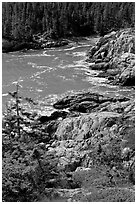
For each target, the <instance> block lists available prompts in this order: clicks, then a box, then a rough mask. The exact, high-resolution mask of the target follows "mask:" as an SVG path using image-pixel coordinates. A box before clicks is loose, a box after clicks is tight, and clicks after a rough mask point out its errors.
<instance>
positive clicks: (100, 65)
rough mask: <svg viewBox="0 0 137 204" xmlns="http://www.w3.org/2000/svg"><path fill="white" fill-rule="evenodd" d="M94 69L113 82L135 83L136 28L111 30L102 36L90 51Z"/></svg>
mask: <svg viewBox="0 0 137 204" xmlns="http://www.w3.org/2000/svg"><path fill="white" fill-rule="evenodd" d="M87 61H88V62H90V63H91V64H90V68H91V69H92V70H99V71H100V73H99V74H98V77H99V76H100V77H107V78H108V79H109V80H110V82H112V84H120V85H122V86H134V85H135V29H134V28H127V29H123V30H120V31H117V32H111V33H110V34H108V35H105V36H104V37H102V38H100V39H99V41H98V42H97V43H96V45H95V46H93V47H92V48H91V49H90V51H89V53H88V59H87Z"/></svg>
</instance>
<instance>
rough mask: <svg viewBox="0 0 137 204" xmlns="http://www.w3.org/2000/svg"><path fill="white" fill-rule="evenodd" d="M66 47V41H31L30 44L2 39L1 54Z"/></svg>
mask: <svg viewBox="0 0 137 204" xmlns="http://www.w3.org/2000/svg"><path fill="white" fill-rule="evenodd" d="M65 45H68V41H67V40H61V39H60V40H52V39H49V40H46V41H44V42H43V41H35V40H34V41H32V42H27V41H21V42H19V41H15V40H11V41H9V40H6V39H3V42H2V52H3V53H8V52H15V51H21V50H30V49H34V50H39V49H45V48H51V47H61V46H65Z"/></svg>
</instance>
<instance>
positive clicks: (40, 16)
mask: <svg viewBox="0 0 137 204" xmlns="http://www.w3.org/2000/svg"><path fill="white" fill-rule="evenodd" d="M134 9H135V6H134V2H100V3H99V2H4V3H3V5H2V14H3V15H2V36H3V38H9V39H13V40H20V41H22V40H25V41H28V40H29V41H30V40H31V39H32V36H33V34H37V33H43V32H50V33H51V37H52V38H56V39H58V38H60V37H68V36H88V35H92V34H100V35H104V34H106V33H108V32H110V31H111V30H118V29H119V28H125V27H133V26H134V22H135V15H134V14H135V11H134Z"/></svg>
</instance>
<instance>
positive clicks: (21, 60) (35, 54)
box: [2, 38, 134, 114]
mask: <svg viewBox="0 0 137 204" xmlns="http://www.w3.org/2000/svg"><path fill="white" fill-rule="evenodd" d="M96 40H97V39H96V38H86V39H84V40H81V41H80V42H79V43H72V44H69V45H68V46H64V47H60V48H48V49H45V50H37V51H36V50H35V51H34V50H29V51H26V52H23V51H22V52H21V51H20V52H13V53H7V54H6V53H3V54H2V96H3V97H2V109H3V110H4V109H5V104H6V102H7V101H9V100H11V96H9V95H8V92H13V91H15V90H16V87H15V83H16V82H17V81H18V82H19V84H20V85H21V86H20V88H19V95H21V96H24V97H31V98H32V99H33V100H34V101H35V102H37V103H38V104H37V105H35V107H33V109H37V110H39V111H41V112H44V114H45V113H47V114H48V113H49V112H50V111H52V109H53V108H52V104H53V103H54V102H55V101H56V100H57V99H58V98H60V97H62V96H64V95H66V94H70V93H73V92H74V93H75V92H79V91H82V90H86V91H87V90H90V91H92V92H99V93H103V94H104V93H105V94H107V95H112V94H115V95H116V94H117V95H119V94H122V95H125V96H129V97H134V94H133V93H132V92H131V89H127V88H119V87H118V86H111V85H106V79H105V78H98V77H96V75H97V72H96V71H92V70H90V69H89V64H88V63H87V62H86V61H85V59H86V54H87V51H88V50H89V49H90V47H91V46H92V45H94V43H95V42H96ZM25 105H26V108H30V105H28V103H25Z"/></svg>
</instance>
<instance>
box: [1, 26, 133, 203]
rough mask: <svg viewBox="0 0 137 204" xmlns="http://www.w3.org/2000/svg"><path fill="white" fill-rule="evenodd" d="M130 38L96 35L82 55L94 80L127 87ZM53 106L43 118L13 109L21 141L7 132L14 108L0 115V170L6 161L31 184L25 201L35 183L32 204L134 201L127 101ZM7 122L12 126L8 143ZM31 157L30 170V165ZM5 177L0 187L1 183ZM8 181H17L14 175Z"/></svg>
mask: <svg viewBox="0 0 137 204" xmlns="http://www.w3.org/2000/svg"><path fill="white" fill-rule="evenodd" d="M131 33H132V29H126V30H123V31H119V32H115V33H114V32H113V33H111V34H110V35H107V36H104V37H103V38H101V39H100V40H99V41H98V42H97V44H96V45H95V46H94V47H92V48H91V50H90V52H89V59H88V60H89V61H90V63H92V64H91V65H90V67H91V69H100V70H101V74H102V75H103V74H106V75H105V77H108V78H110V77H112V78H111V79H112V82H113V84H116V83H117V84H120V85H123V86H133V85H134V77H135V75H134V71H133V70H134V57H135V56H134V55H135V54H134V46H131V45H132V44H131V43H130V42H132V39H133V36H132V37H130V34H131ZM132 34H133V33H132ZM122 36H123V37H122ZM112 39H113V42H112ZM129 39H130V40H129ZM123 42H127V46H125V44H124V43H123ZM112 44H113V49H112ZM118 45H119V46H118ZM129 47H130V49H129ZM102 52H103V53H102ZM106 52H107V53H106ZM110 53H111V54H110ZM102 56H103V57H102ZM102 70H103V71H102ZM110 70H111V73H110ZM117 71H118V73H117ZM112 72H114V73H115V74H114V73H113V74H112ZM53 107H54V108H55V109H56V111H54V112H53V113H52V114H51V115H50V116H47V115H44V116H43V115H38V114H37V113H35V114H34V113H33V112H32V114H27V112H26V111H25V110H24V109H23V108H21V109H20V126H21V130H20V131H21V135H22V136H21V138H18V134H17V129H16V127H14V124H15V121H16V112H15V111H16V107H14V108H13V109H12V111H13V112H12V114H10V115H8V114H5V116H3V154H4V159H3V163H4V165H3V168H5V166H6V165H7V162H9V161H10V160H11V161H10V162H11V163H12V162H13V161H14V160H16V164H18V168H19V170H20V168H21V171H23V173H24V172H25V173H24V174H23V175H25V176H26V177H27V178H31V179H30V180H29V182H30V183H33V185H32V186H33V188H32V191H31V194H32V195H33V200H34V195H35V194H34V192H33V191H34V189H35V190H36V189H37V188H36V184H37V185H40V188H41V189H39V191H38V189H37V192H39V197H38V198H36V201H43V202H44V201H45V202H46V201H56V202H57V201H65V202H93V201H94V202H98V201H99V202H107V201H108V202H134V201H135V190H134V185H135V100H134V99H130V98H128V97H123V96H114V97H111V96H105V95H103V94H102V95H101V94H99V93H93V92H81V93H77V94H72V95H69V96H66V97H64V98H62V99H60V100H58V101H57V102H56V103H55V104H53ZM9 116H10V119H9ZM11 116H12V117H11ZM7 121H8V122H7ZM9 121H10V123H9ZM7 123H8V124H12V125H13V127H12V137H10V139H8V137H9V132H8V129H7V126H6V124H7ZM10 136H11V133H10ZM11 142H12V144H11ZM16 143H18V144H16ZM11 145H13V146H12V147H11V149H12V150H11V149H10V146H11ZM14 146H18V150H17V148H13V147H14ZM9 152H10V157H9V158H8V161H7V155H9ZM18 155H20V157H19V156H18ZM32 155H33V160H35V161H37V163H36V162H34V161H32V157H31V156H32ZM19 158H20V159H19ZM30 158H31V159H30ZM19 160H20V162H19ZM46 162H47V163H48V164H47V163H46ZM30 164H31V165H32V167H33V171H32V169H31V167H30ZM12 165H13V164H11V166H12ZM22 165H24V166H22ZM20 166H21V167H20ZM49 167H50V168H49ZM53 167H54V168H53ZM47 168H49V169H50V171H49V172H48V174H46V172H47ZM55 168H56V169H55ZM26 169H27V170H26ZM51 169H52V170H51ZM4 170H5V169H4ZM7 171H8V170H7V169H6V170H5V171H4V172H6V173H7ZM32 172H33V174H32ZM6 173H5V174H4V178H5V180H6V179H7V178H8V179H9V174H8V173H7V174H6ZM17 173H18V172H17ZM30 174H31V175H33V176H31V177H30ZM51 174H52V175H51ZM43 175H44V176H45V175H48V176H49V175H51V177H49V178H48V180H47V182H46V184H45V183H44V184H43V183H42V182H43V181H42V180H41V178H43V179H45V177H44V176H43ZM10 176H11V177H12V175H10ZM14 176H15V178H16V177H17V174H16V172H15V175H14ZM28 176H29V177H28ZM42 176H43V177H42ZM26 177H23V178H25V179H26ZM15 178H14V179H15ZM12 179H13V178H12ZM6 181H7V180H6ZM34 181H35V182H34ZM21 182H22V181H21ZM25 182H26V180H25ZM27 182H28V181H27ZM6 184H7V183H6ZM6 184H5V183H4V185H5V186H6V187H5V189H6V190H7V189H10V191H11V192H12V195H13V190H14V187H13V186H12V187H9V186H10V185H9V184H8V185H6ZM42 184H43V186H42ZM7 186H8V187H7ZM30 186H31V185H30ZM12 188H13V189H12ZM5 189H4V190H5ZM24 189H25V190H26V188H23V187H22V188H21V189H20V190H19V189H18V190H17V193H16V191H15V190H14V194H15V195H16V196H17V195H19V193H20V192H23V190H24ZM6 190H5V191H6ZM25 190H24V192H26V193H25V195H28V194H27V193H28V192H29V195H30V191H25ZM27 190H28V189H27ZM5 191H4V192H5ZM22 195H23V194H22ZM16 196H15V197H16ZM9 197H10V195H9ZM23 199H24V197H23V198H22V200H23ZM29 199H30V198H29ZM10 201H11V200H10ZM13 201H14V200H13Z"/></svg>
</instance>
